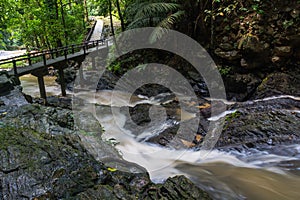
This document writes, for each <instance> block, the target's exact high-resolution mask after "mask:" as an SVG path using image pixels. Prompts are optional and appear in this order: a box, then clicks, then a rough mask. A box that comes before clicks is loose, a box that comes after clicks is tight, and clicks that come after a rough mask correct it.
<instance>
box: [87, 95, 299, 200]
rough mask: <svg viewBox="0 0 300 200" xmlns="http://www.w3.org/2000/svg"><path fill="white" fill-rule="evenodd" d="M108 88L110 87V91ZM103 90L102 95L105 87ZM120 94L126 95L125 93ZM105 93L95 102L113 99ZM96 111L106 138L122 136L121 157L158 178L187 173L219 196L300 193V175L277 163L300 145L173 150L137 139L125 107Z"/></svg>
mask: <svg viewBox="0 0 300 200" xmlns="http://www.w3.org/2000/svg"><path fill="white" fill-rule="evenodd" d="M109 92H110V91H105V93H109ZM99 94H102V95H103V92H102V93H99ZM119 95H120V97H121V96H122V94H119ZM97 96H98V95H96V97H97ZM100 96H101V95H100ZM108 96H110V95H108ZM102 98H103V96H102ZM102 98H100V99H99V98H98V99H97V98H96V99H93V102H90V103H97V105H101V104H105V105H109V101H108V100H107V99H105V101H103V99H102ZM140 98H141V97H140ZM85 99H89V98H85ZM145 100H146V102H147V103H153V104H157V102H156V101H153V102H151V101H150V100H149V99H146V98H144V99H142V100H141V101H140V102H145ZM152 100H153V99H152ZM120 102H121V103H120V104H122V106H126V102H124V101H122V98H120ZM138 103H139V101H135V102H134V103H132V102H130V103H128V102H127V106H133V105H136V104H138ZM114 106H121V105H114ZM233 112H234V111H226V112H225V113H222V114H220V115H219V116H215V117H212V118H210V120H211V121H215V120H218V119H219V118H220V117H224V116H226V115H227V114H230V113H233ZM96 113H97V112H96ZM96 117H97V118H98V120H99V121H100V123H101V124H102V125H103V126H104V129H105V134H104V135H103V139H104V140H107V139H111V138H114V139H115V140H116V141H118V142H119V144H118V145H117V146H116V148H117V149H118V150H119V151H120V152H121V154H122V157H123V158H124V159H125V160H127V161H130V162H134V163H137V164H138V165H140V166H143V167H144V168H146V169H147V171H148V172H149V174H150V178H151V179H152V181H154V182H162V181H164V180H165V179H166V178H168V177H170V176H175V175H179V174H184V175H186V176H188V177H190V179H191V180H193V181H194V182H195V183H196V184H198V185H199V186H200V187H201V188H203V189H205V190H207V191H209V192H210V193H211V195H213V197H214V198H215V199H246V198H247V199H291V200H292V199H298V198H300V192H298V189H300V177H299V176H298V175H295V174H289V172H288V171H287V170H284V169H282V168H280V167H278V166H277V165H278V163H281V162H284V161H293V160H299V159H300V145H294V146H291V147H288V146H287V147H286V148H287V149H288V148H295V150H296V152H297V157H291V156H279V155H275V154H269V153H267V152H266V151H258V150H257V151H254V152H251V154H247V153H240V152H233V151H232V152H230V153H228V152H221V151H218V150H213V151H211V152H207V151H191V150H174V149H170V148H164V147H161V146H157V145H153V144H149V143H145V142H142V143H141V142H140V138H139V139H137V138H136V137H135V136H134V134H132V133H131V132H130V131H129V130H126V129H125V128H124V125H125V121H126V117H125V115H123V114H122V113H118V114H114V115H112V114H110V113H109V114H107V115H105V114H104V113H100V114H99V115H96ZM191 117H192V116H191ZM164 126H167V125H166V123H165V122H162V123H161V124H158V125H157V128H158V129H161V128H162V127H164ZM141 135H145V136H149V135H151V133H149V130H145V131H144V132H143V133H142V134H141ZM141 135H140V136H141Z"/></svg>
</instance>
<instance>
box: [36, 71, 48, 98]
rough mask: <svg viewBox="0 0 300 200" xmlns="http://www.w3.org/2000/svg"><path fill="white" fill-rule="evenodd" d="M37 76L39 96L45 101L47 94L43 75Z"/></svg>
mask: <svg viewBox="0 0 300 200" xmlns="http://www.w3.org/2000/svg"><path fill="white" fill-rule="evenodd" d="M37 78H38V83H39V88H40V95H41V98H42V99H44V100H45V102H46V101H47V95H46V88H45V83H44V77H43V76H38V77H37Z"/></svg>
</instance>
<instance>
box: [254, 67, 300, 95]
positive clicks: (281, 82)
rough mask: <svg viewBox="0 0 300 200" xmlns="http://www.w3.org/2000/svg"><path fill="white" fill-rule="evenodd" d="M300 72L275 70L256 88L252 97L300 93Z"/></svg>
mask: <svg viewBox="0 0 300 200" xmlns="http://www.w3.org/2000/svg"><path fill="white" fill-rule="evenodd" d="M299 74H300V73H299V72H297V70H295V71H294V72H293V75H291V74H287V73H282V72H277V73H276V72H275V73H271V74H270V75H268V76H267V77H266V78H265V79H264V80H263V81H262V83H261V84H260V85H259V86H258V88H257V89H256V92H255V94H254V95H253V97H252V99H258V98H265V97H270V96H274V95H284V94H285V95H294V96H299V95H300V91H299V88H300V79H299V77H300V75H299Z"/></svg>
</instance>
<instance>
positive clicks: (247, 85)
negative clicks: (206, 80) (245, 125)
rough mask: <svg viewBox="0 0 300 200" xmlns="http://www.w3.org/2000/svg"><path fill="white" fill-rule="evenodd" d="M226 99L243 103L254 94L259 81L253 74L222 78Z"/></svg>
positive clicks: (236, 74)
mask: <svg viewBox="0 0 300 200" xmlns="http://www.w3.org/2000/svg"><path fill="white" fill-rule="evenodd" d="M224 83H225V88H226V93H227V98H228V99H231V100H235V101H245V100H247V99H249V98H250V97H251V96H252V94H253V93H254V92H255V90H256V88H257V86H258V85H259V84H260V83H261V80H260V79H259V78H258V77H257V76H255V75H253V74H238V73H235V74H233V75H228V76H226V77H225V78H224Z"/></svg>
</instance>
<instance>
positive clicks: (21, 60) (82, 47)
mask: <svg viewBox="0 0 300 200" xmlns="http://www.w3.org/2000/svg"><path fill="white" fill-rule="evenodd" d="M104 44H105V40H95V41H86V42H84V43H83V44H72V45H68V46H64V47H59V48H55V49H49V50H44V51H36V52H30V53H27V54H24V55H20V56H15V57H11V58H6V59H1V60H0V68H3V66H4V65H9V68H13V70H14V74H15V75H17V74H18V72H17V69H18V68H19V67H26V66H31V65H33V64H35V63H38V62H44V66H46V65H47V60H49V59H56V58H58V57H62V56H64V57H65V59H68V55H71V54H75V53H77V52H80V51H83V53H84V54H87V50H88V49H90V48H94V47H97V46H102V45H104ZM5 68H7V66H6V67H5Z"/></svg>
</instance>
